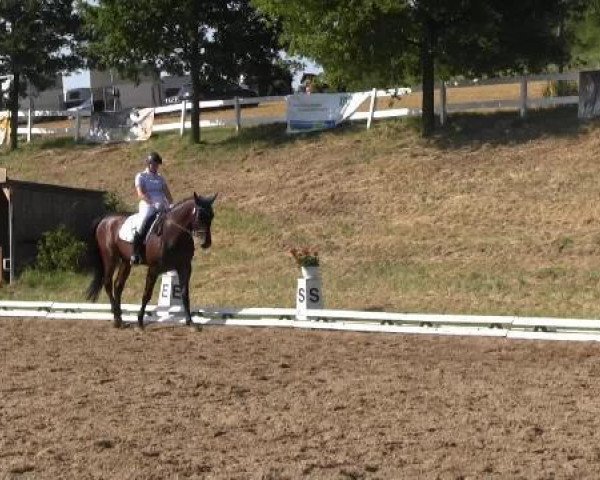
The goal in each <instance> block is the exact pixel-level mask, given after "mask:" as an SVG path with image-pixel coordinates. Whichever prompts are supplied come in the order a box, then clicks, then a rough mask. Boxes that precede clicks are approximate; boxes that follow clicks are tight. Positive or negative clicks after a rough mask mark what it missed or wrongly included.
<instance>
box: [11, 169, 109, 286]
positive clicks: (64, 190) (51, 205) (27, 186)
mask: <svg viewBox="0 0 600 480" xmlns="http://www.w3.org/2000/svg"><path fill="white" fill-rule="evenodd" d="M104 195H105V192H103V191H98V190H87V189H81V188H70V187H63V186H60V185H48V184H43V183H35V182H25V181H21V180H12V179H9V178H7V175H6V170H5V169H1V168H0V250H1V252H0V259H1V261H0V265H1V266H2V268H1V271H2V278H3V279H4V280H7V281H13V280H14V278H15V277H16V275H18V273H19V272H21V271H22V270H23V268H25V267H26V266H27V265H29V264H31V263H33V262H34V261H35V258H36V255H37V245H38V242H39V241H40V239H41V238H42V235H43V234H44V233H45V232H48V231H51V230H55V229H56V228H57V227H58V226H60V225H61V224H62V225H64V226H65V227H67V228H68V229H69V230H70V231H72V232H73V233H74V234H75V235H76V236H77V237H79V238H81V239H85V240H87V239H88V238H89V234H90V228H91V225H92V222H93V221H94V219H95V218H97V217H99V216H101V215H103V214H104V213H105V212H106V207H105V204H104Z"/></svg>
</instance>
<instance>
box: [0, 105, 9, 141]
mask: <svg viewBox="0 0 600 480" xmlns="http://www.w3.org/2000/svg"><path fill="white" fill-rule="evenodd" d="M8 137H10V117H9V116H8V114H7V113H4V112H2V113H0V145H4V142H7V143H8Z"/></svg>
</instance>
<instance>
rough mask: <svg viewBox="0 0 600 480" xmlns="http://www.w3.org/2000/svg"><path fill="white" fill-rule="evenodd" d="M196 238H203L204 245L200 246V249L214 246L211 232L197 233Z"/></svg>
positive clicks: (199, 231)
mask: <svg viewBox="0 0 600 480" xmlns="http://www.w3.org/2000/svg"><path fill="white" fill-rule="evenodd" d="M196 236H198V237H199V238H202V243H201V244H200V248H210V246H211V245H212V237H211V234H210V230H206V231H202V230H198V231H197V232H196Z"/></svg>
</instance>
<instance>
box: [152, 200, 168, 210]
mask: <svg viewBox="0 0 600 480" xmlns="http://www.w3.org/2000/svg"><path fill="white" fill-rule="evenodd" d="M152 206H153V207H154V208H155V209H156V210H163V209H164V208H165V207H164V205H163V204H162V202H156V203H155V204H154V205H152Z"/></svg>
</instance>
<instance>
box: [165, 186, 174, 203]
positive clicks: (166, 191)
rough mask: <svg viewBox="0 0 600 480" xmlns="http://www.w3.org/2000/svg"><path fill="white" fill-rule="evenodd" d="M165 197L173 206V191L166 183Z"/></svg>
mask: <svg viewBox="0 0 600 480" xmlns="http://www.w3.org/2000/svg"><path fill="white" fill-rule="evenodd" d="M165 197H167V201H168V202H169V203H170V204H172V203H173V195H171V190H169V186H168V185H167V184H166V182H165Z"/></svg>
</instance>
